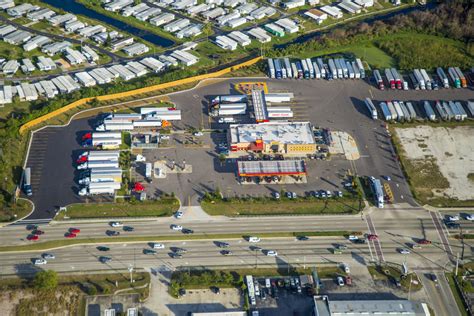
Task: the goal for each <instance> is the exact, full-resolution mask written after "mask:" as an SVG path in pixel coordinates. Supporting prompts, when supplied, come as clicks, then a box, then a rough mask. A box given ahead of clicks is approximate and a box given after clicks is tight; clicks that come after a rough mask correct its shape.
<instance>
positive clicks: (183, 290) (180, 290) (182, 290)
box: [178, 288, 186, 296]
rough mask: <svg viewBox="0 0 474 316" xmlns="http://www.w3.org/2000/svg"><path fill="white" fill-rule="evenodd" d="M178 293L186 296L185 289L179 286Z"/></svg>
mask: <svg viewBox="0 0 474 316" xmlns="http://www.w3.org/2000/svg"><path fill="white" fill-rule="evenodd" d="M178 295H179V296H186V289H185V288H180V289H179V290H178Z"/></svg>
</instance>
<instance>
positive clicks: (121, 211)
mask: <svg viewBox="0 0 474 316" xmlns="http://www.w3.org/2000/svg"><path fill="white" fill-rule="evenodd" d="M178 208H179V201H178V200H177V199H175V198H162V199H160V200H158V201H146V202H138V201H137V202H118V203H87V204H85V203H81V204H73V205H70V206H68V207H67V211H66V212H61V213H59V214H58V215H57V216H56V217H55V220H65V219H87V218H104V217H142V216H143V217H146V216H158V217H165V216H171V215H173V213H174V212H176V211H177V210H178Z"/></svg>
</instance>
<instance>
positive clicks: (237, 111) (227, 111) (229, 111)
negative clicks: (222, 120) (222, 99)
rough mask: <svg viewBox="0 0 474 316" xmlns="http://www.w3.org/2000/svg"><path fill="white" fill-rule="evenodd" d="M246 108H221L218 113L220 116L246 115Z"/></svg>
mask: <svg viewBox="0 0 474 316" xmlns="http://www.w3.org/2000/svg"><path fill="white" fill-rule="evenodd" d="M245 112H246V109H245V108H242V107H237V108H220V109H219V110H218V111H217V113H218V115H219V116H226V115H245Z"/></svg>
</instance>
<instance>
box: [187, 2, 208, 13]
mask: <svg viewBox="0 0 474 316" xmlns="http://www.w3.org/2000/svg"><path fill="white" fill-rule="evenodd" d="M212 8H214V5H213V4H207V3H201V4H198V5H197V6H194V7H190V8H188V9H186V13H188V14H189V15H191V16H192V15H196V14H198V13H201V12H206V11H209V10H211V9H212Z"/></svg>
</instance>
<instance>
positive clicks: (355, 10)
mask: <svg viewBox="0 0 474 316" xmlns="http://www.w3.org/2000/svg"><path fill="white" fill-rule="evenodd" d="M338 6H339V7H340V8H341V9H343V10H346V11H347V12H349V13H350V14H359V13H360V12H361V11H362V7H361V6H360V5H358V4H355V3H354V2H351V1H350V0H342V2H340V3H339V4H338Z"/></svg>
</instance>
